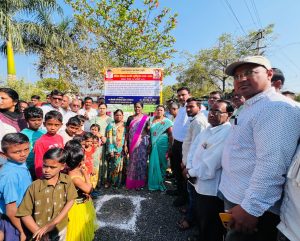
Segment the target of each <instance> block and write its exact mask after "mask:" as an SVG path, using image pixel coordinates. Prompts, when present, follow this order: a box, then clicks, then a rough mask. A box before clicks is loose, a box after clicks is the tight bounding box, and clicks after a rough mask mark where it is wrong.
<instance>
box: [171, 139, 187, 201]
mask: <svg viewBox="0 0 300 241" xmlns="http://www.w3.org/2000/svg"><path fill="white" fill-rule="evenodd" d="M170 159H171V160H170V161H171V169H172V172H173V173H174V175H175V179H176V181H177V189H178V191H179V194H180V196H182V197H184V198H185V199H186V200H187V198H188V193H187V189H186V185H187V183H186V181H185V179H184V178H183V176H182V168H181V162H182V142H180V141H177V140H174V142H173V145H172V156H171V158H170Z"/></svg>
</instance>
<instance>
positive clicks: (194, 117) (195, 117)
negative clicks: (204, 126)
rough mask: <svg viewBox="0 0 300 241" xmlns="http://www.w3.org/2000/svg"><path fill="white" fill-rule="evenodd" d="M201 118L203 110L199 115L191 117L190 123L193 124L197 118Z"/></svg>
mask: <svg viewBox="0 0 300 241" xmlns="http://www.w3.org/2000/svg"><path fill="white" fill-rule="evenodd" d="M199 116H203V113H202V112H201V110H200V111H199V112H198V113H197V115H195V116H193V117H191V119H190V122H192V121H193V120H195V119H197V117H199Z"/></svg>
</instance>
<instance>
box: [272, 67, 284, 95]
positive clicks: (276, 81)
mask: <svg viewBox="0 0 300 241" xmlns="http://www.w3.org/2000/svg"><path fill="white" fill-rule="evenodd" d="M272 70H273V77H272V79H271V85H272V86H273V87H274V88H275V90H276V91H277V92H280V91H281V89H282V86H283V85H284V80H285V78H284V75H283V73H282V71H281V70H280V69H278V68H272Z"/></svg>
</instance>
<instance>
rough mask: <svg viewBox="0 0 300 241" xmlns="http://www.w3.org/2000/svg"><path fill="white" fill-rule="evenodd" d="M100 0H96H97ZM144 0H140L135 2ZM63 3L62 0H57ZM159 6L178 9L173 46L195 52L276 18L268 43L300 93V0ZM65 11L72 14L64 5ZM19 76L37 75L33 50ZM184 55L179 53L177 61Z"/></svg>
mask: <svg viewBox="0 0 300 241" xmlns="http://www.w3.org/2000/svg"><path fill="white" fill-rule="evenodd" d="M94 1H96V0H94ZM138 1H142V0H136V2H138ZM58 2H59V3H62V2H63V0H59V1H58ZM159 6H160V7H169V8H171V9H172V12H176V13H178V14H179V16H178V19H177V21H178V25H177V27H176V29H175V30H174V31H173V35H174V37H175V38H176V43H175V49H176V50H177V51H178V52H183V51H187V52H189V53H192V54H195V53H197V52H198V51H199V50H201V49H204V48H210V47H212V46H214V45H215V44H216V43H217V38H218V37H219V36H220V35H221V34H223V33H231V34H232V35H234V36H244V35H245V33H247V32H248V31H249V30H258V29H260V28H262V27H265V26H267V25H268V24H275V27H274V36H275V37H276V39H275V40H274V41H273V42H272V44H271V46H270V47H269V48H267V49H266V56H267V57H268V58H269V59H270V61H271V63H272V66H273V67H277V68H280V69H281V70H282V71H283V73H284V75H285V77H286V83H285V86H284V88H283V89H284V90H290V91H294V92H297V93H300V58H299V56H300V31H299V26H298V24H299V23H300V14H299V9H300V1H299V0H285V1H283V0H274V1H270V0H259V1H258V0H206V1H205V0H160V5H159ZM64 10H65V14H66V15H71V14H72V11H71V9H70V8H69V7H67V6H64ZM15 61H16V69H17V77H18V78H24V79H25V81H27V82H32V81H37V80H39V76H38V74H37V72H36V67H35V62H36V61H37V57H36V56H34V55H30V56H25V55H16V57H15ZM183 61H184V59H183V58H182V56H181V55H180V54H177V55H176V56H175V59H174V62H176V63H180V62H183ZM5 76H6V59H5V57H4V56H1V57H0V78H1V79H4V78H5ZM175 82H176V75H172V76H169V77H166V78H165V80H164V84H165V85H169V84H174V83H175Z"/></svg>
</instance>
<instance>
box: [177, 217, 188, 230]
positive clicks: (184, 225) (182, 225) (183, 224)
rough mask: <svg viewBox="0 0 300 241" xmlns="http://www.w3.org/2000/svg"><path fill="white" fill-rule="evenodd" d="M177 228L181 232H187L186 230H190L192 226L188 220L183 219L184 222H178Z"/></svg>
mask: <svg viewBox="0 0 300 241" xmlns="http://www.w3.org/2000/svg"><path fill="white" fill-rule="evenodd" d="M177 228H178V229H179V230H180V231H185V230H188V229H190V228H191V226H190V224H189V222H188V221H187V220H186V219H183V220H181V221H179V222H177Z"/></svg>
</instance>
